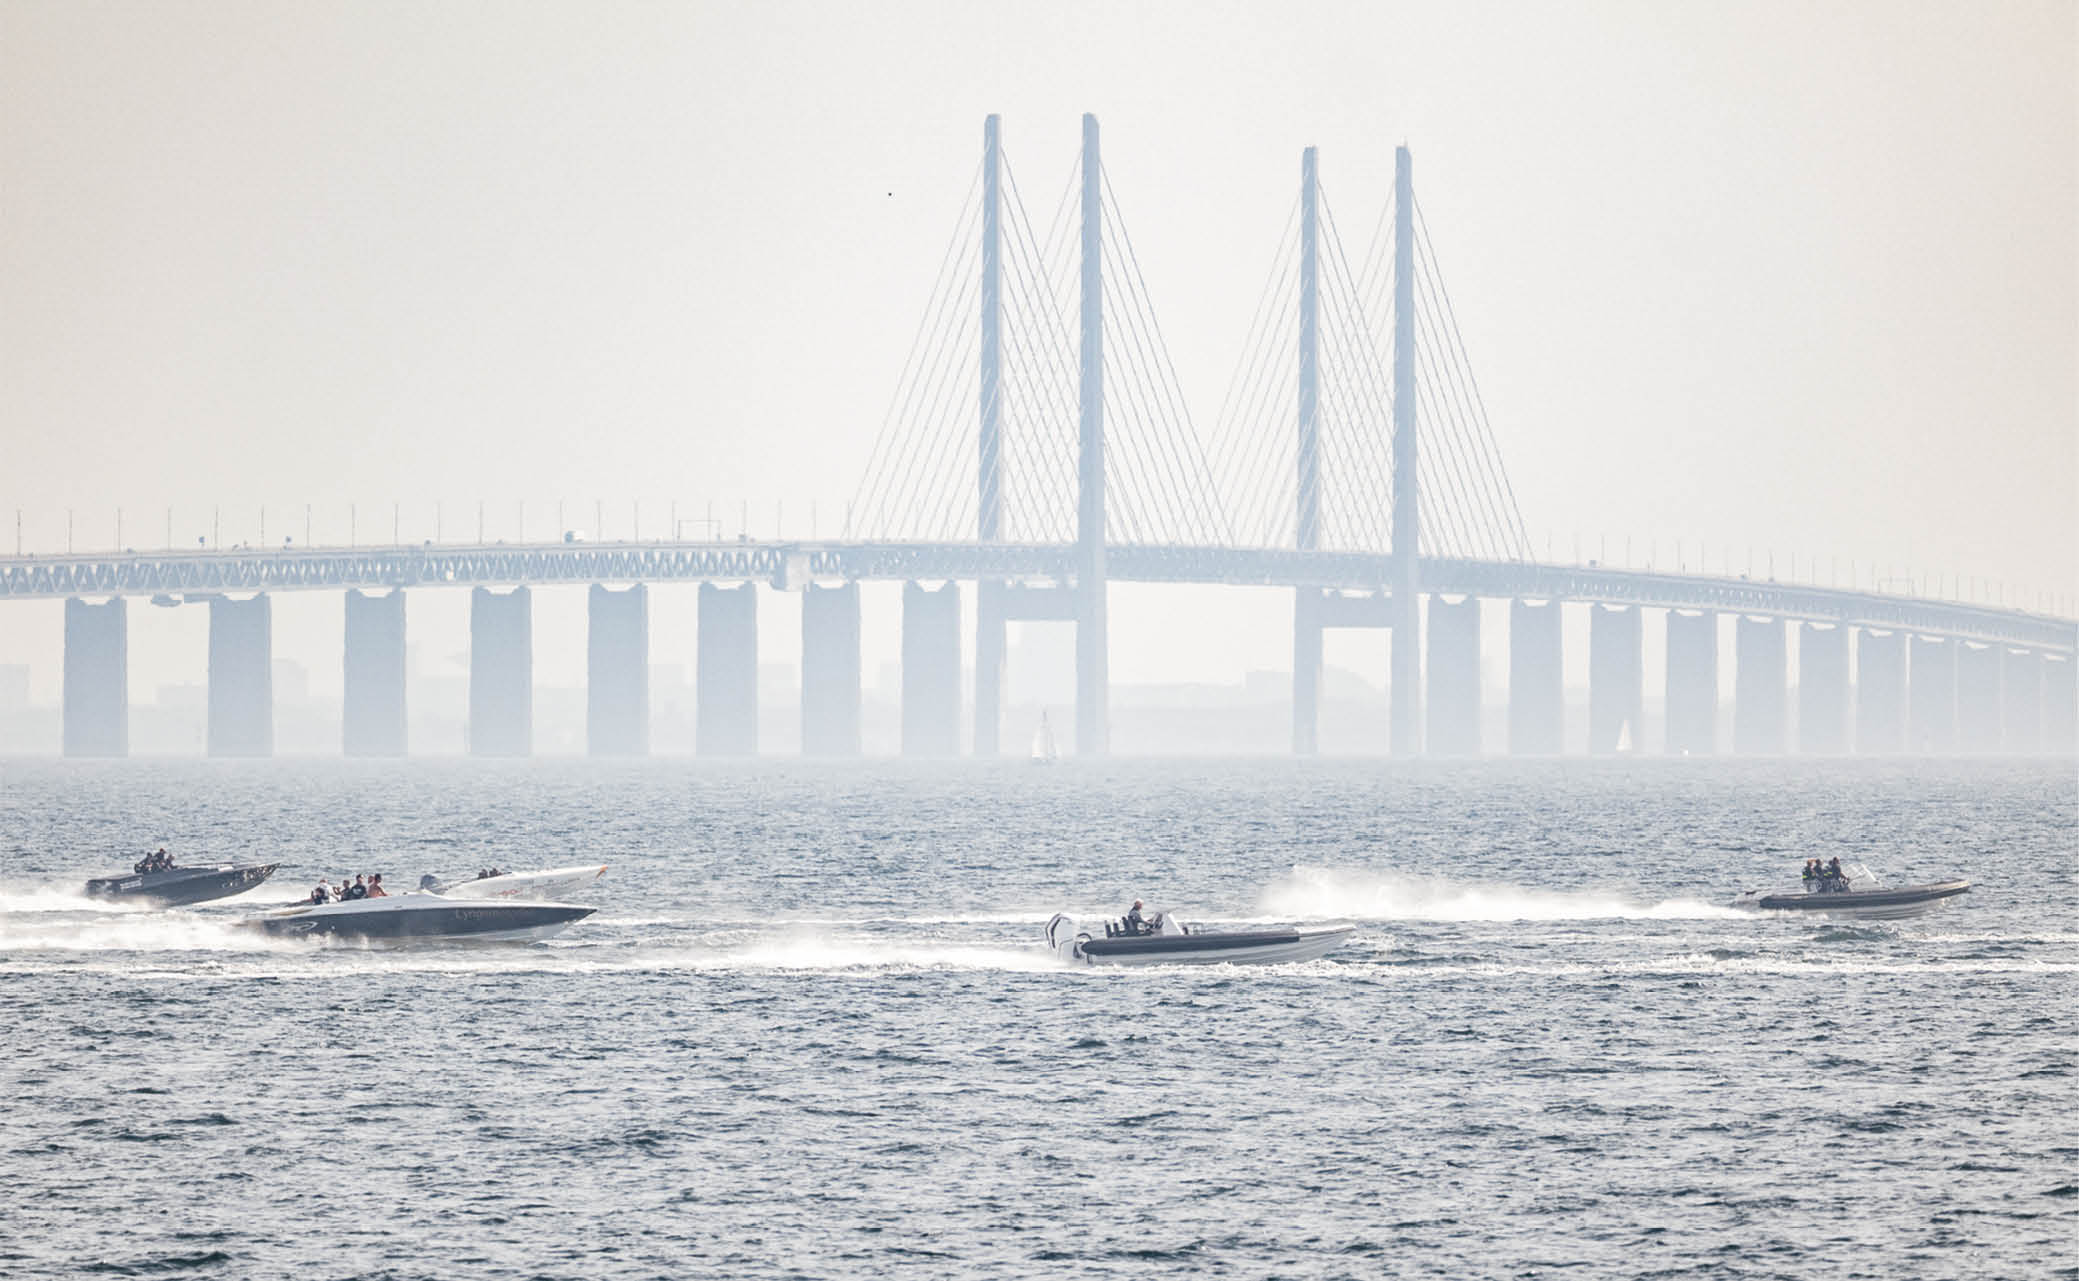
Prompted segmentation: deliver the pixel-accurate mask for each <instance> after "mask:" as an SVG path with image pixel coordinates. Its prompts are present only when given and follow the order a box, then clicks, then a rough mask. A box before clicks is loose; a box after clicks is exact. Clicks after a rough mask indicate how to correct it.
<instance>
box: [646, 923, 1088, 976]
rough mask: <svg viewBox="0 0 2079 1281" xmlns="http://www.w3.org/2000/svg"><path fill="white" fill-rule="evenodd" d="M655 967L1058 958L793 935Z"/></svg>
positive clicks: (667, 959)
mask: <svg viewBox="0 0 2079 1281" xmlns="http://www.w3.org/2000/svg"><path fill="white" fill-rule="evenodd" d="M644 959H645V961H646V963H648V964H650V965H659V964H662V965H664V966H665V967H672V966H675V965H684V966H686V967H687V968H691V969H716V970H874V969H920V970H921V969H960V970H1050V969H1056V968H1059V963H1058V962H1056V961H1055V959H1054V957H1053V956H1052V955H1051V954H1050V953H1048V952H1046V951H1045V950H1044V949H1042V948H1039V947H1036V946H1035V947H1017V946H1005V945H1004V944H1001V943H986V942H976V943H955V942H952V941H950V940H945V939H863V938H841V937H831V936H828V935H822V934H810V933H800V932H797V933H788V934H783V935H778V936H766V937H763V938H756V939H751V940H749V941H747V942H741V943H730V944H727V945H724V946H721V947H716V948H699V949H685V950H674V951H673V952H672V953H670V954H668V956H660V955H657V954H651V955H650V956H648V957H646V958H644Z"/></svg>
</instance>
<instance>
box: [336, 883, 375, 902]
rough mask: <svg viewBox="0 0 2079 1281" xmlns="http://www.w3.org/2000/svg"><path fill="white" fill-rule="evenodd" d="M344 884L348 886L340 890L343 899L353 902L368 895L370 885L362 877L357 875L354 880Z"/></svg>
mask: <svg viewBox="0 0 2079 1281" xmlns="http://www.w3.org/2000/svg"><path fill="white" fill-rule="evenodd" d="M344 884H345V886H346V888H344V889H342V890H341V891H340V892H339V897H340V899H341V901H343V902H348V903H351V902H353V901H354V900H356V899H364V898H367V897H368V886H367V884H366V883H365V882H363V881H362V880H361V878H360V877H358V876H357V877H355V878H354V879H353V880H352V881H348V882H345V883H344Z"/></svg>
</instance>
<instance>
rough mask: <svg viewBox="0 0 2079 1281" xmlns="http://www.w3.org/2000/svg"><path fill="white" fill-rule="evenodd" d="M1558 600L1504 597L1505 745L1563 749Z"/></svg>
mask: <svg viewBox="0 0 2079 1281" xmlns="http://www.w3.org/2000/svg"><path fill="white" fill-rule="evenodd" d="M1559 619H1560V604H1559V602H1558V601H1556V600H1554V601H1545V602H1543V603H1542V604H1533V603H1532V602H1530V601H1527V600H1512V601H1510V602H1509V751H1510V752H1511V753H1513V754H1514V755H1517V756H1557V755H1559V754H1560V753H1561V752H1563V751H1565V750H1566V686H1565V683H1564V669H1563V668H1562V666H1561V646H1560V639H1559Z"/></svg>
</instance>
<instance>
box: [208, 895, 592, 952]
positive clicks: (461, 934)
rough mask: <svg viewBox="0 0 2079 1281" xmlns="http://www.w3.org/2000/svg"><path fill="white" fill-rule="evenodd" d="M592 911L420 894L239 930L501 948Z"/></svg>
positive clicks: (311, 908)
mask: <svg viewBox="0 0 2079 1281" xmlns="http://www.w3.org/2000/svg"><path fill="white" fill-rule="evenodd" d="M597 910H598V909H597V908H590V907H577V906H575V905H573V904H570V903H537V902H531V901H530V902H518V903H515V902H508V901H504V900H484V899H460V900H458V899H452V898H448V897H446V896H445V895H441V894H432V893H428V892H426V891H423V890H420V891H415V892H413V893H410V894H392V895H386V896H384V897H382V898H364V899H354V900H351V901H349V902H345V903H308V904H303V905H300V906H297V907H287V908H282V909H280V910H279V911H274V912H267V913H265V914H263V915H260V916H254V917H249V918H247V919H246V920H243V921H240V922H239V925H240V926H242V927H244V928H246V929H250V930H258V931H260V932H261V933H263V934H269V935H273V936H274V937H276V938H339V939H355V940H373V941H378V942H403V943H432V942H456V941H462V942H471V943H501V942H511V941H524V940H534V939H545V938H547V937H549V936H550V935H552V934H555V933H557V932H558V931H560V930H562V929H564V928H566V927H568V926H569V925H570V924H572V923H573V922H576V921H582V920H583V919H585V918H586V917H588V916H590V915H592V913H593V912H595V911H597Z"/></svg>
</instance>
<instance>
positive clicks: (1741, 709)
mask: <svg viewBox="0 0 2079 1281" xmlns="http://www.w3.org/2000/svg"><path fill="white" fill-rule="evenodd" d="M1789 666H1790V651H1789V638H1788V637H1787V636H1786V635H1785V630H1784V623H1783V620H1782V619H1780V618H1748V617H1745V616H1742V617H1741V618H1740V620H1739V622H1738V624H1737V625H1736V626H1735V627H1734V629H1733V751H1735V752H1737V753H1739V754H1740V755H1742V756H1780V755H1782V753H1783V744H1784V741H1785V735H1784V728H1785V727H1784V724H1783V722H1784V720H1785V712H1786V711H1787V704H1788V702H1789Z"/></svg>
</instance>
